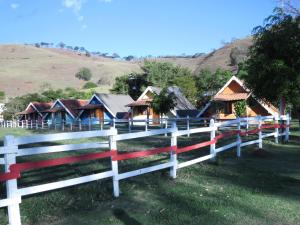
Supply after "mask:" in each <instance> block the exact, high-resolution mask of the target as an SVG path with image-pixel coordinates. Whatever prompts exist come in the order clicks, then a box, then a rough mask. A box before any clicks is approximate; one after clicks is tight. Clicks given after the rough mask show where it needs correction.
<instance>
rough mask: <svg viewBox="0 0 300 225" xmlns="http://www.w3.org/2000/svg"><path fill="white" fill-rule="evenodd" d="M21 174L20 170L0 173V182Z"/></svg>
mask: <svg viewBox="0 0 300 225" xmlns="http://www.w3.org/2000/svg"><path fill="white" fill-rule="evenodd" d="M20 176H21V174H20V172H7V173H3V174H0V182H4V181H7V180H13V179H17V178H19V177H20Z"/></svg>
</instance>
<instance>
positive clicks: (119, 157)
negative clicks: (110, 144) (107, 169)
mask: <svg viewBox="0 0 300 225" xmlns="http://www.w3.org/2000/svg"><path fill="white" fill-rule="evenodd" d="M176 149H177V146H171V147H164V148H156V149H152V150H146V151H139V152H130V153H123V154H117V155H114V156H112V160H114V161H120V160H127V159H134V158H141V157H145V156H150V155H156V154H159V153H164V152H170V151H175V150H176Z"/></svg>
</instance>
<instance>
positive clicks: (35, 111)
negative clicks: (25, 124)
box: [16, 102, 53, 121]
mask: <svg viewBox="0 0 300 225" xmlns="http://www.w3.org/2000/svg"><path fill="white" fill-rule="evenodd" d="M52 104H53V103H52V102H30V103H29V104H28V106H27V107H26V109H25V110H24V111H22V112H19V113H17V114H16V115H17V116H18V119H19V120H38V121H41V120H42V119H43V117H44V116H45V114H46V113H45V110H48V109H50V108H51V106H52Z"/></svg>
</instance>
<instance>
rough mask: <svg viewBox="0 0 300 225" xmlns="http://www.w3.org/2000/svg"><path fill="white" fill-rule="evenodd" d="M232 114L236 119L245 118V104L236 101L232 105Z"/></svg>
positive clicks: (243, 101)
mask: <svg viewBox="0 0 300 225" xmlns="http://www.w3.org/2000/svg"><path fill="white" fill-rule="evenodd" d="M233 107H234V113H235V115H236V116H237V117H242V116H246V110H247V108H246V107H247V103H246V101H245V100H242V101H237V102H235V103H234V104H233Z"/></svg>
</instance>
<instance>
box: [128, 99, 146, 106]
mask: <svg viewBox="0 0 300 225" xmlns="http://www.w3.org/2000/svg"><path fill="white" fill-rule="evenodd" d="M150 104H151V100H147V101H146V100H138V101H135V102H131V103H130V104H128V105H126V106H127V107H133V106H150Z"/></svg>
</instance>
